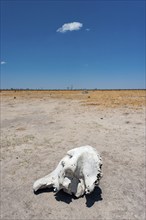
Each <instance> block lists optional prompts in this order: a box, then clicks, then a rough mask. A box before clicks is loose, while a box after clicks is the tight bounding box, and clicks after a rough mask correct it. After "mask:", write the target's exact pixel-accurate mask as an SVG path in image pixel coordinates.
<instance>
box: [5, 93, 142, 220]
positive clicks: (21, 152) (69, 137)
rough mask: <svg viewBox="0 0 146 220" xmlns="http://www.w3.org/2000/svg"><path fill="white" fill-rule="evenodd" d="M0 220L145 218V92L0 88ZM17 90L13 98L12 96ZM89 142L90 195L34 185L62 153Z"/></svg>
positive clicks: (49, 170) (56, 162)
mask: <svg viewBox="0 0 146 220" xmlns="http://www.w3.org/2000/svg"><path fill="white" fill-rule="evenodd" d="M1 97H2V98H1V219H2V220H5V219H19V220H20V219H28V220H30V219H38V220H41V219H78V220H79V219H95V220H97V219H99V220H100V219H102V220H108V219H111V220H113V219H116V220H117V219H129V220H134V219H139V220H144V219H145V212H144V207H145V198H144V192H145V178H144V177H145V146H144V145H145V122H146V118H145V110H144V109H145V98H146V93H145V91H124V92H123V91H105V92H103V91H100V92H99V91H96V92H83V91H76V92H74V91H71V92H57V91H56V92H52V91H50V92H39V91H36V92H31V91H27V92H26V91H24V92H22V91H20V92H17V91H16V92H15V91H11V92H8V91H7V92H6V91H3V92H1ZM14 97H15V98H14ZM87 144H88V145H91V146H93V147H95V148H96V149H97V150H98V151H99V152H100V154H101V156H102V159H103V178H102V179H101V183H100V186H99V188H97V189H96V190H95V191H94V192H93V193H92V194H91V195H89V196H84V197H82V198H79V199H75V198H74V197H71V196H69V195H67V194H65V193H63V192H60V193H58V194H57V195H55V194H54V193H53V192H52V190H46V191H41V192H40V193H38V194H37V195H35V194H34V193H33V191H32V185H33V183H34V181H35V180H36V179H38V178H40V177H42V176H44V175H46V174H49V173H50V172H51V171H52V170H54V168H55V167H56V165H57V164H58V162H59V161H60V159H61V158H62V157H63V156H64V155H65V154H66V152H67V151H68V150H69V149H71V148H74V147H79V146H82V145H87Z"/></svg>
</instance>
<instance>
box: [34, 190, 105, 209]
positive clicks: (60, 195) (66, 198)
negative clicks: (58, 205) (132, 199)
mask: <svg viewBox="0 0 146 220" xmlns="http://www.w3.org/2000/svg"><path fill="white" fill-rule="evenodd" d="M52 191H53V188H46V189H39V190H38V191H37V192H34V193H35V194H36V195H39V194H41V193H48V192H52ZM84 196H85V198H86V206H87V207H88V208H90V207H92V206H93V205H94V203H95V202H98V201H101V200H103V199H102V190H101V189H100V187H98V186H96V187H95V189H94V191H93V192H92V193H91V194H87V195H83V196H82V197H84ZM55 199H56V200H57V201H58V202H65V203H67V204H70V203H71V202H72V201H73V200H76V199H79V198H76V197H75V196H74V195H69V194H67V193H65V192H64V191H63V190H60V191H59V192H57V193H55Z"/></svg>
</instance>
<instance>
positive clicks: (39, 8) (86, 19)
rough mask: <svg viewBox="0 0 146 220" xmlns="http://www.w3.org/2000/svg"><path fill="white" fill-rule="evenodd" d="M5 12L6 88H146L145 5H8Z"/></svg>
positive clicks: (131, 2)
mask: <svg viewBox="0 0 146 220" xmlns="http://www.w3.org/2000/svg"><path fill="white" fill-rule="evenodd" d="M1 12H2V21H1V88H32V89H35V88H44V89H53V88H55V89H66V88H67V87H70V86H71V85H72V86H73V88H75V89H77V88H88V89H94V88H98V89H119V88H120V89H126V88H127V89H128V88H129V89H133V88H136V89H142V88H145V1H141V0H138V1H135V0H129V1H128V0H127V1H125V0H124V1H118V0H117V1H95V0H90V1H87V0H85V1H83V0H82V1H77V0H74V1H69V0H68V1H61V0H60V1H55V0H54V1H47V0H45V1H43V0H42V1H41V0H40V1H39V0H36V1H34V0H32V1H28V0H25V1H21V0H19V1H13V0H12V1H7V0H5V1H1ZM63 25H64V26H63Z"/></svg>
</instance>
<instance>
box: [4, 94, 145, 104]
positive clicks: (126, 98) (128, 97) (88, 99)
mask: <svg viewBox="0 0 146 220" xmlns="http://www.w3.org/2000/svg"><path fill="white" fill-rule="evenodd" d="M1 97H2V99H3V100H5V98H9V99H15V100H17V99H19V100H20V99H21V100H23V99H40V100H47V99H51V98H57V99H58V98H59V99H60V98H61V99H72V100H80V103H81V104H82V105H88V106H98V107H101V108H104V107H105V108H115V107H142V106H145V105H146V90H104V91H103V90H93V91H83V90H76V91H74V90H73V91H68V90H66V91H60V90H57V91H37V90H36V91H29V90H28V91H27V90H26V91H1Z"/></svg>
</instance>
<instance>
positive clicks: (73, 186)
mask: <svg viewBox="0 0 146 220" xmlns="http://www.w3.org/2000/svg"><path fill="white" fill-rule="evenodd" d="M101 167H102V159H101V156H100V155H99V154H98V152H97V151H96V149H95V148H93V147H91V146H88V145H87V146H82V147H78V148H74V149H72V150H70V151H68V152H67V154H66V156H65V157H63V159H62V160H61V161H60V162H59V164H58V166H57V167H56V169H55V170H54V171H53V172H51V173H50V174H49V175H47V176H45V177H43V178H41V179H38V180H37V181H36V182H35V183H34V185H33V190H34V191H37V190H38V189H43V188H50V187H53V188H54V191H56V192H58V191H59V190H61V189H63V190H64V191H65V192H67V193H68V194H74V195H75V196H76V197H80V196H82V195H83V194H84V193H86V194H89V193H91V192H92V191H93V190H94V188H95V186H97V185H98V184H99V181H100V179H101V177H102V170H101Z"/></svg>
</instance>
